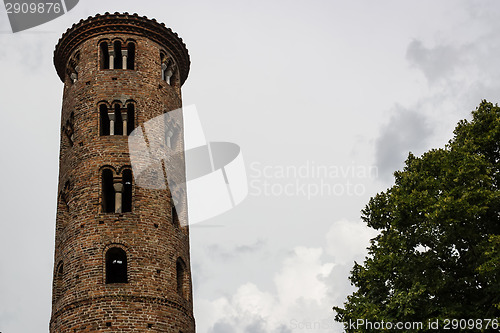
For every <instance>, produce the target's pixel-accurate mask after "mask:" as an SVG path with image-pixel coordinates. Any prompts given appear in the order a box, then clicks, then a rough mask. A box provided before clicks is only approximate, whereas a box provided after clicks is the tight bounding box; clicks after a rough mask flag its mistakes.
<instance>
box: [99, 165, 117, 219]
mask: <svg viewBox="0 0 500 333" xmlns="http://www.w3.org/2000/svg"><path fill="white" fill-rule="evenodd" d="M101 184H102V192H101V193H102V196H101V199H102V211H103V212H104V213H114V212H115V209H116V207H115V206H116V204H115V189H114V187H113V171H112V170H111V169H103V170H102V173H101Z"/></svg>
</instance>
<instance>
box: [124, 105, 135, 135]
mask: <svg viewBox="0 0 500 333" xmlns="http://www.w3.org/2000/svg"><path fill="white" fill-rule="evenodd" d="M126 123H127V125H126V126H124V128H125V127H126V129H127V132H126V133H127V135H130V133H132V131H133V130H134V128H135V105H134V103H130V102H129V103H128V104H127V118H126Z"/></svg>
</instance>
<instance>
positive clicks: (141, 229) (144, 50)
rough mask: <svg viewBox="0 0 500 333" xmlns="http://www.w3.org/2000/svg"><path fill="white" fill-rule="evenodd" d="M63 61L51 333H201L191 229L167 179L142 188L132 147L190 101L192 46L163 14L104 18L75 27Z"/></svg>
mask: <svg viewBox="0 0 500 333" xmlns="http://www.w3.org/2000/svg"><path fill="white" fill-rule="evenodd" d="M54 64H55V67H56V70H57V73H58V75H59V77H60V78H61V80H62V81H63V82H64V94H63V103H62V115H61V125H62V127H61V148H60V164H59V188H58V189H59V194H58V207H57V220H56V239H55V261H54V283H53V296H52V317H51V320H50V332H54V333H55V332H57V333H62V332H72V333H74V332H78V333H81V332H175V333H179V332H183V333H194V331H195V324H194V318H193V302H192V290H191V270H190V260H189V231H188V227H187V226H185V225H182V224H181V223H179V217H178V215H177V212H176V209H175V206H174V204H173V199H172V193H171V191H170V189H169V188H168V186H167V188H166V189H150V188H144V187H140V186H136V182H135V180H134V175H133V173H132V166H131V161H130V154H129V149H128V137H129V135H130V134H131V132H132V131H133V130H134V129H135V128H144V124H145V123H146V122H147V121H148V120H151V119H153V118H155V117H158V116H160V115H162V114H164V113H165V112H168V111H171V110H174V109H178V108H180V107H181V104H182V100H181V86H182V84H183V83H184V81H185V80H186V78H187V76H188V72H189V65H190V61H189V54H188V51H187V49H186V46H185V45H184V43H183V42H182V39H181V38H179V37H178V36H177V34H176V33H174V32H172V30H170V29H169V28H166V27H165V25H164V24H160V23H157V22H156V20H154V19H152V20H150V19H148V18H146V17H140V16H138V15H137V14H133V15H129V14H128V13H124V14H119V13H115V14H109V13H106V14H104V15H96V16H94V17H89V18H87V19H86V20H81V21H80V22H79V23H78V24H75V25H73V26H72V27H71V28H70V29H68V30H67V31H66V32H65V33H64V34H63V36H62V38H61V39H60V40H59V42H58V44H57V46H56V48H55V52H54ZM176 144H177V145H181V146H182V144H183V143H182V139H179V140H178V141H177V143H176ZM170 168H171V167H170ZM168 170H169V166H163V173H166V172H168Z"/></svg>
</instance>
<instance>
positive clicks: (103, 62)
mask: <svg viewBox="0 0 500 333" xmlns="http://www.w3.org/2000/svg"><path fill="white" fill-rule="evenodd" d="M100 48H101V59H100V61H99V62H100V67H101V69H109V51H108V43H106V42H102V43H101V44H100Z"/></svg>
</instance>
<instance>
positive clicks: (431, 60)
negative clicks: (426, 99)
mask: <svg viewBox="0 0 500 333" xmlns="http://www.w3.org/2000/svg"><path fill="white" fill-rule="evenodd" d="M462 56H463V48H457V47H454V46H451V45H437V46H436V47H434V48H427V47H425V46H424V45H423V43H422V42H421V41H419V40H413V41H412V42H411V43H410V44H409V45H408V48H407V50H406V59H407V60H408V61H409V62H410V64H412V65H413V66H415V67H416V68H418V69H420V70H421V71H422V72H423V73H424V75H425V77H426V78H427V80H428V81H429V82H430V83H435V82H437V81H439V80H440V79H446V78H448V77H450V76H451V75H453V73H454V72H455V70H456V69H457V68H458V67H459V66H460V65H461V64H463V62H464V61H463V60H462Z"/></svg>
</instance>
